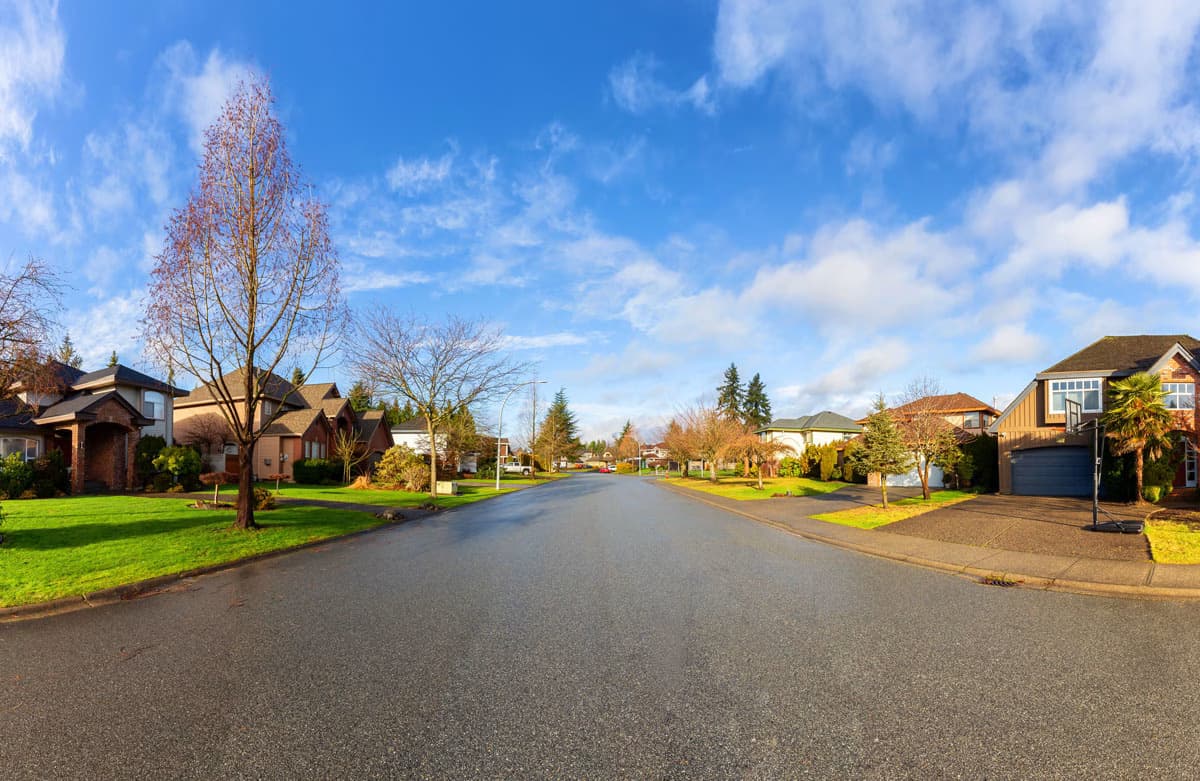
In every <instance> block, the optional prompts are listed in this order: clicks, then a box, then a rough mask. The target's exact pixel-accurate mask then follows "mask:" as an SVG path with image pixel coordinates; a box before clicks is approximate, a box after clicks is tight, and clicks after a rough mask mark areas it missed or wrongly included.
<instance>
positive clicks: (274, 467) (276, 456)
mask: <svg viewBox="0 0 1200 781" xmlns="http://www.w3.org/2000/svg"><path fill="white" fill-rule="evenodd" d="M244 378H245V374H244V372H243V370H241V369H237V370H235V371H233V372H230V373H228V374H226V375H224V376H223V377H222V378H221V379H220V382H221V383H222V384H223V385H224V386H225V387H226V388H228V389H229V390H230V395H231V396H232V397H233V399H234V401H235V402H239V401H241V400H242V399H244V398H245V395H244V391H242V390H241V389H242V388H244V387H245V381H244ZM259 382H260V384H261V387H262V388H263V391H262V397H263V398H262V401H261V403H260V404H259V407H258V409H257V411H256V413H255V421H254V424H255V426H256V427H258V428H260V429H262V437H261V438H260V439H259V440H258V444H257V445H256V447H255V452H254V474H255V476H256V478H257V479H265V478H266V477H267V476H268V475H272V474H281V475H285V476H286V477H287V478H289V479H290V478H291V477H292V474H293V472H292V464H294V463H295V462H296V461H299V460H301V459H310V458H333V456H334V453H335V450H336V443H337V436H338V434H339V432H341V433H345V432H353V433H354V436H355V438H356V439H357V440H358V447H360V448H362V449H364V450H365V451H366V452H367V454H368V459H367V463H368V464H370V463H372V461H374V460H377V459H378V458H379V456H381V455H382V454H383V453H384V452H385V451H386V450H387V449H388V448H389V447H391V446H392V439H391V432H390V430H389V429H388V427H387V426H384V425H380V424H381V421H382V419H383V414H382V411H380V410H375V411H368V412H366V413H363V414H359V413H356V412H355V411H354V410H353V409H351V408H350V404H349V402H348V400H347V399H345V398H343V397H342V395H341V393H340V392H339V391H338V388H337V385H336V384H335V383H332V382H326V383H313V384H311V385H303V386H300V387H296V386H294V385H292V384H291V383H290V382H288V381H287V380H285V379H283V378H282V377H280V376H279V375H277V374H271V373H268V372H263V373H262V376H261V379H260V381H259ZM218 405H219V401H218V396H217V394H216V393H215V392H214V391H213V387H212V386H211V385H207V384H204V385H201V386H200V387H198V388H196V390H194V391H192V393H191V394H190V395H189V396H188V397H187V399H184V400H181V401H180V402H179V403H177V404H176V405H175V428H176V430H177V436H178V438H179V440H180V441H185V442H186V441H188V440H189V439H190V438H192V437H193V436H195V434H196V432H197V431H199V430H201V429H202V428H205V427H208V426H212V425H214V424H216V425H217V426H219V425H220V421H222V420H223V418H222V417H221V415H220V409H219V406H218ZM242 457H243V454H242V453H239V452H238V450H237V447H236V446H235V445H234V444H233V443H231V442H227V443H225V445H224V447H223V448H222V450H221V452H218V453H215V454H213V455H211V456H210V457H209V459H210V463H209V464H208V468H209V469H214V470H224V471H228V472H236V471H237V469H238V465H239V464H240V460H241V458H242Z"/></svg>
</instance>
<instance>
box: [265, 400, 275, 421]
mask: <svg viewBox="0 0 1200 781" xmlns="http://www.w3.org/2000/svg"><path fill="white" fill-rule="evenodd" d="M262 414H263V418H269V417H271V415H273V414H275V405H274V404H272V403H271V402H269V401H266V400H264V401H263V403H262Z"/></svg>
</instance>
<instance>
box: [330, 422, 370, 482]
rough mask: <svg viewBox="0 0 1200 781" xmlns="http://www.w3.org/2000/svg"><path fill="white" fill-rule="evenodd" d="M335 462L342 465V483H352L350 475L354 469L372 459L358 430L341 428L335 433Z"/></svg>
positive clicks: (333, 451)
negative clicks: (360, 438)
mask: <svg viewBox="0 0 1200 781" xmlns="http://www.w3.org/2000/svg"><path fill="white" fill-rule="evenodd" d="M331 455H332V456H333V460H335V461H340V462H341V464H342V482H343V483H349V482H350V473H351V472H353V471H354V467H356V466H358V465H359V464H361V463H362V462H364V461H366V460H367V459H368V458H370V457H371V451H369V450H367V449H366V448H365V447H363V445H362V443H361V442H359V440H358V429H357V428H344V427H339V428H338V429H337V430H336V431H334V433H333V448H332V452H331Z"/></svg>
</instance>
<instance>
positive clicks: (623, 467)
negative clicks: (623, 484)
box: [617, 461, 637, 475]
mask: <svg viewBox="0 0 1200 781" xmlns="http://www.w3.org/2000/svg"><path fill="white" fill-rule="evenodd" d="M636 471H637V467H636V466H634V465H633V464H631V463H629V462H628V461H622V462H621V463H619V464H617V474H619V475H631V474H633V473H634V472H636Z"/></svg>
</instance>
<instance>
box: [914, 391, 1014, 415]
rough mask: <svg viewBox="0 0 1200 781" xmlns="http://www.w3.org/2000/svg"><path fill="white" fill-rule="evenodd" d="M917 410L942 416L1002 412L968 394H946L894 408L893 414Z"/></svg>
mask: <svg viewBox="0 0 1200 781" xmlns="http://www.w3.org/2000/svg"><path fill="white" fill-rule="evenodd" d="M916 409H919V410H921V411H929V412H937V413H942V414H950V413H954V412H977V411H978V412H990V413H992V414H993V415H999V414H1000V410H998V409H996V408H995V407H993V406H992V405H991V404H988V403H986V402H982V401H980V400H979V399H977V398H975V397H974V396H971V395H969V394H966V393H944V394H942V395H940V396H926V397H925V398H923V399H918V400H916V401H910V402H909V403H908V404H901V405H900V406H898V407H893V408H892V412H893V413H898V414H900V415H905V414H907V413H909V412H912V411H914V410H916Z"/></svg>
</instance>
